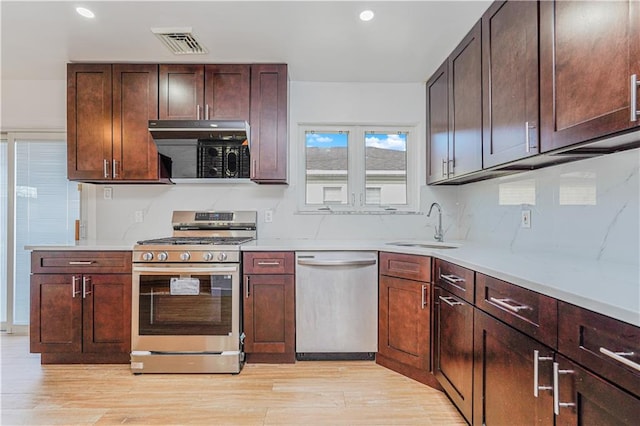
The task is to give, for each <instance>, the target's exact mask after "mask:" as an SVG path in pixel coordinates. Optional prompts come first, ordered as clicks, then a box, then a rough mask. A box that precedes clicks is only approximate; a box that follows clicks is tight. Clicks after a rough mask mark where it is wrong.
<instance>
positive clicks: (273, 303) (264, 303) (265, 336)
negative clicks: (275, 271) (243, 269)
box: [243, 274, 295, 360]
mask: <svg viewBox="0 0 640 426" xmlns="http://www.w3.org/2000/svg"><path fill="white" fill-rule="evenodd" d="M293 277H294V276H293V275H290V274H279V275H246V276H245V278H244V298H243V300H244V332H245V335H246V337H245V341H244V350H245V352H247V353H270V354H285V353H289V354H291V355H293V357H295V346H294V341H295V308H294V306H295V297H294V279H293ZM292 360H293V358H292Z"/></svg>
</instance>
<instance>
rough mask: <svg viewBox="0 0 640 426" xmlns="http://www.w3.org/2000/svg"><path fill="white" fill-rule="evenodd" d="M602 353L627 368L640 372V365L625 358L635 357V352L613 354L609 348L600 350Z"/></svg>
mask: <svg viewBox="0 0 640 426" xmlns="http://www.w3.org/2000/svg"><path fill="white" fill-rule="evenodd" d="M600 353H603V354H605V355H606V356H608V357H609V358H612V359H614V360H616V361H618V362H619V363H622V364H624V365H626V366H627V367H631V368H633V369H634V370H636V371H640V364H638V363H636V362H633V361H631V360H630V359H627V358H625V356H634V355H635V352H613V351H610V350H609V349H607V348H600Z"/></svg>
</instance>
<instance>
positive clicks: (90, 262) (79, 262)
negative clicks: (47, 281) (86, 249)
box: [69, 260, 95, 265]
mask: <svg viewBox="0 0 640 426" xmlns="http://www.w3.org/2000/svg"><path fill="white" fill-rule="evenodd" d="M94 263H95V262H94V261H93V260H71V261H69V265H93V264H94Z"/></svg>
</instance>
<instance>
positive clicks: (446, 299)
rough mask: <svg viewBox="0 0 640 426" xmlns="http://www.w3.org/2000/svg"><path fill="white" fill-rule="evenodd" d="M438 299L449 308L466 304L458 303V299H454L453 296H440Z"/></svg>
mask: <svg viewBox="0 0 640 426" xmlns="http://www.w3.org/2000/svg"><path fill="white" fill-rule="evenodd" d="M438 299H440V300H442V301H443V302H444V303H446V304H447V305H449V306H456V305H464V303H462V302H458V301H457V300H456V299H454V298H453V297H451V296H438Z"/></svg>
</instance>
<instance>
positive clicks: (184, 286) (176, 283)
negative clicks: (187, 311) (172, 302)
mask: <svg viewBox="0 0 640 426" xmlns="http://www.w3.org/2000/svg"><path fill="white" fill-rule="evenodd" d="M169 286H170V292H171V295H172V296H197V295H199V294H200V280H199V279H197V278H171V282H170V283H169Z"/></svg>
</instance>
